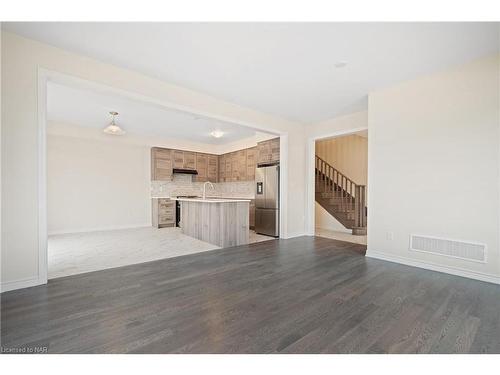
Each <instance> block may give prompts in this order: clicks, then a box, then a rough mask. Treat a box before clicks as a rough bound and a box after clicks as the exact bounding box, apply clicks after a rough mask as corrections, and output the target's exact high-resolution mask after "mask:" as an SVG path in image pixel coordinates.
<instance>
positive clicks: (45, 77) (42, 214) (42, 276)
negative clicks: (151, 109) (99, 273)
mask: <svg viewBox="0 0 500 375" xmlns="http://www.w3.org/2000/svg"><path fill="white" fill-rule="evenodd" d="M37 76H38V79H37V81H38V82H37V94H38V95H37V114H38V116H37V117H38V118H37V123H38V278H37V280H36V282H33V283H32V284H33V285H41V284H46V283H47V281H48V223H47V221H48V217H47V85H48V83H49V82H53V83H58V84H63V85H66V86H70V87H74V88H80V89H87V90H93V91H98V92H106V93H111V94H115V95H120V96H125V97H127V98H130V99H134V100H138V101H142V102H146V103H149V104H153V105H157V106H160V107H163V108H168V109H173V110H177V111H181V112H186V113H190V114H193V115H197V116H202V117H206V118H210V119H214V120H219V121H225V122H231V123H234V124H236V125H241V126H245V127H247V128H250V129H253V130H256V131H260V132H264V133H268V134H272V135H276V136H277V137H279V138H280V198H279V201H280V217H279V226H280V238H288V237H289V234H288V227H287V212H288V203H287V202H288V132H287V131H282V130H278V129H273V128H270V127H269V126H268V125H263V124H259V123H250V122H246V121H242V120H240V119H238V118H231V117H226V116H221V115H218V114H214V113H210V112H207V111H204V110H200V109H198V108H194V107H188V106H185V105H179V104H177V103H173V102H168V101H164V100H158V99H155V98H152V97H149V96H145V95H142V94H139V93H136V92H132V91H127V90H123V89H119V88H116V87H112V86H108V85H105V84H102V83H98V82H94V81H88V80H85V79H82V78H78V77H75V76H72V75H68V74H65V73H60V72H57V71H53V70H49V69H46V68H42V67H39V68H38V71H37ZM33 285H30V286H33ZM16 289H17V288H16Z"/></svg>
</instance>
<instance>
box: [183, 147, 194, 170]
mask: <svg viewBox="0 0 500 375" xmlns="http://www.w3.org/2000/svg"><path fill="white" fill-rule="evenodd" d="M184 168H185V169H196V152H191V151H184Z"/></svg>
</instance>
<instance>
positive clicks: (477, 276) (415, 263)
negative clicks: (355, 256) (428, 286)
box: [366, 250, 500, 284]
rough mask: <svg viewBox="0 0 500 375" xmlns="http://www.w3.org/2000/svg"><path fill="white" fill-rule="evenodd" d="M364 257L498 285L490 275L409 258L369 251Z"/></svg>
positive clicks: (499, 281) (496, 277)
mask: <svg viewBox="0 0 500 375" xmlns="http://www.w3.org/2000/svg"><path fill="white" fill-rule="evenodd" d="M366 257H367V258H374V259H380V260H385V261H388V262H393V263H399V264H404V265H406V266H411V267H417V268H423V269H426V270H430V271H437V272H443V273H447V274H450V275H455V276H461V277H466V278H468V279H474V280H479V281H485V282H487V283H492V284H500V276H496V275H491V274H487V273H482V272H476V271H470V270H465V269H463V268H459V267H450V266H443V265H438V264H434V263H429V262H422V261H419V260H415V259H410V258H406V257H401V256H397V255H388V254H384V253H380V252H377V251H370V250H367V251H366Z"/></svg>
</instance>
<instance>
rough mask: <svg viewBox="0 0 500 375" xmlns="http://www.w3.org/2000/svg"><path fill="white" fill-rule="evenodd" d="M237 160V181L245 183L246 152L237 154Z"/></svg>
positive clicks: (242, 151) (241, 151)
mask: <svg viewBox="0 0 500 375" xmlns="http://www.w3.org/2000/svg"><path fill="white" fill-rule="evenodd" d="M237 159H238V176H237V180H238V181H246V179H247V150H240V151H238V152H237Z"/></svg>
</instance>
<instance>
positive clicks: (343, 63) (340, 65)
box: [333, 61, 347, 69]
mask: <svg viewBox="0 0 500 375" xmlns="http://www.w3.org/2000/svg"><path fill="white" fill-rule="evenodd" d="M346 65H347V61H337V62H336V63H335V64H333V66H334V67H335V68H336V69H339V68H345V67H346Z"/></svg>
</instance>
